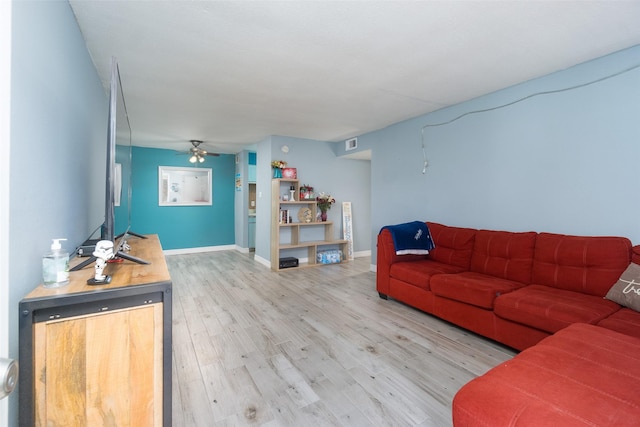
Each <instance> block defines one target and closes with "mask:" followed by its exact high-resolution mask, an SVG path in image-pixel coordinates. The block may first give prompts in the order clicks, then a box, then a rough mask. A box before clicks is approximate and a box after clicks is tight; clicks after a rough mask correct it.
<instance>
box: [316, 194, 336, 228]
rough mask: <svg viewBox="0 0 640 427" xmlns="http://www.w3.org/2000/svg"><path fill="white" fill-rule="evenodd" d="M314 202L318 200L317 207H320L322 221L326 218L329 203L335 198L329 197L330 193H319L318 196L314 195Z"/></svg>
mask: <svg viewBox="0 0 640 427" xmlns="http://www.w3.org/2000/svg"><path fill="white" fill-rule="evenodd" d="M316 202H318V209H320V219H321V220H322V221H326V220H327V211H328V210H329V209H331V204H333V203H335V202H336V199H334V198H333V197H331V194H325V193H324V192H323V193H320V195H319V196H318V197H316Z"/></svg>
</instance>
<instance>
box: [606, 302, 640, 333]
mask: <svg viewBox="0 0 640 427" xmlns="http://www.w3.org/2000/svg"><path fill="white" fill-rule="evenodd" d="M598 326H602V327H603V328H607V329H611V330H613V331H618V332H622V333H623V334H627V335H631V336H633V337H636V338H640V313H638V312H637V311H634V310H631V309H630V308H623V309H622V310H618V311H616V312H615V313H613V314H612V315H611V316H609V317H606V318H604V319H602V320H601V321H599V322H598Z"/></svg>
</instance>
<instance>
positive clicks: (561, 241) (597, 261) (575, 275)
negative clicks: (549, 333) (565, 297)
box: [532, 233, 631, 297]
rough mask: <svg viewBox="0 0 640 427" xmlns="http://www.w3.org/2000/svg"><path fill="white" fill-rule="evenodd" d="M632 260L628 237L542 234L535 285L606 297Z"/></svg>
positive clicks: (536, 252)
mask: <svg viewBox="0 0 640 427" xmlns="http://www.w3.org/2000/svg"><path fill="white" fill-rule="evenodd" d="M630 261H631V241H630V240H629V239H627V238H625V237H600V236H567V235H564V234H552V233H540V234H539V235H538V238H537V239H536V250H535V255H534V260H533V274H532V283H535V284H539V285H546V286H552V287H554V288H559V289H566V290H570V291H575V292H582V293H586V294H589V295H596V296H600V297H604V296H605V295H606V293H607V291H608V290H609V289H610V288H611V286H613V284H614V283H616V281H617V280H618V278H619V277H620V275H621V274H622V272H623V271H624V270H625V269H626V268H627V267H628V266H629V262H630Z"/></svg>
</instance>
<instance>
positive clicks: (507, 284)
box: [431, 271, 525, 309]
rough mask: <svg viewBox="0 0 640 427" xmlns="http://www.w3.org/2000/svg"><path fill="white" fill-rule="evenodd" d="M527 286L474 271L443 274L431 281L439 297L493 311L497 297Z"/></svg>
mask: <svg viewBox="0 0 640 427" xmlns="http://www.w3.org/2000/svg"><path fill="white" fill-rule="evenodd" d="M523 286H525V285H524V284H523V283H520V282H514V281H513V280H507V279H500V278H498V277H493V276H487V275H486V274H482V273H474V272H472V271H468V272H464V273H459V274H441V275H438V276H434V277H433V278H432V279H431V291H432V292H433V293H434V294H436V295H437V296H439V297H445V298H449V299H452V300H456V301H460V302H465V303H467V304H472V305H475V306H478V307H482V308H487V309H492V308H493V301H494V300H495V299H496V297H497V296H499V295H501V294H505V293H507V292H511V291H514V290H516V289H519V288H521V287H523Z"/></svg>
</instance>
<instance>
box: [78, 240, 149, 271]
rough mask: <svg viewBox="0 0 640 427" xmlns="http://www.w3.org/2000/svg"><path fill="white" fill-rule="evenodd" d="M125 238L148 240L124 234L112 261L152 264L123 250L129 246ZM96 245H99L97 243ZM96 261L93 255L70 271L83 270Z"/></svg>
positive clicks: (118, 241)
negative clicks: (124, 260)
mask: <svg viewBox="0 0 640 427" xmlns="http://www.w3.org/2000/svg"><path fill="white" fill-rule="evenodd" d="M124 236H136V237H140V238H141V239H146V238H147V237H146V236H143V235H140V234H136V233H133V232H131V231H128V232H126V233H124V234H121V235H120V236H118V237H117V238H116V242H117V247H116V252H115V255H114V256H113V258H112V259H117V258H121V259H126V260H129V261H133V262H135V263H138V264H143V265H147V264H150V263H149V261H145V260H143V259H142V258H138V257H135V256H133V255H130V254H128V253H126V252H124V251H122V250H121V249H122V247H123V246H125V245H126V246H128V245H127V244H126V240H123V238H124ZM87 242H89V241H88V240H87ZM85 243H86V242H85ZM96 243H97V241H96ZM93 246H94V248H95V243H94V244H93ZM92 252H93V251H92ZM96 259H98V258H96V257H95V256H93V255H91V256H89V258H87V259H86V260H84V261H82V262H81V263H80V264H78V265H76V266H74V267H72V268H70V269H69V271H78V270H82V269H83V268H85V267H86V266H88V265H90V264H93V263H94V262H95V261H96Z"/></svg>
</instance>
